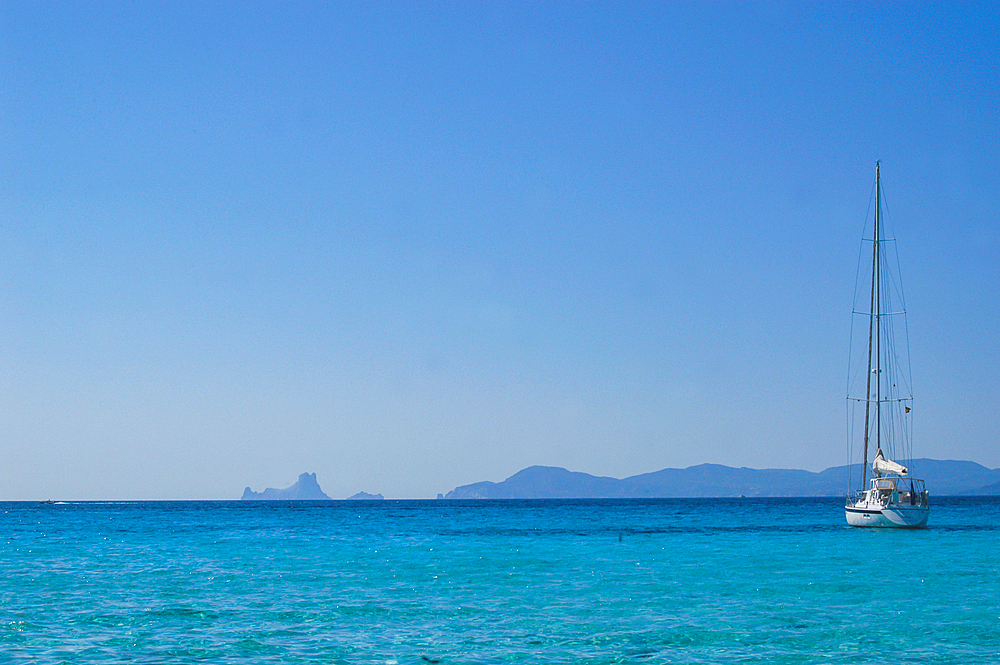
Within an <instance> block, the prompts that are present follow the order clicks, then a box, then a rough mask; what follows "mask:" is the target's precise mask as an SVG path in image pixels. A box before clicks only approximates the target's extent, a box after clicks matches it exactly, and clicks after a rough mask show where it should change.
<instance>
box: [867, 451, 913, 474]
mask: <svg viewBox="0 0 1000 665" xmlns="http://www.w3.org/2000/svg"><path fill="white" fill-rule="evenodd" d="M872 470H873V471H875V473H893V474H896V475H900V476H905V475H906V467H905V466H903V465H902V464H897V463H896V462H893V461H892V460H891V459H886V458H885V456H883V455H882V449H881V448H879V449H878V454H876V455H875V459H873V460H872Z"/></svg>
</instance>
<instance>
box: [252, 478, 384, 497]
mask: <svg viewBox="0 0 1000 665" xmlns="http://www.w3.org/2000/svg"><path fill="white" fill-rule="evenodd" d="M240 498H241V500H242V501H333V499H331V498H330V497H329V496H327V495H326V493H324V492H323V490H322V489H320V486H319V483H318V482H316V474H315V473H303V474H301V475H299V479H298V481H297V482H296V483H295V484H294V485H292V486H291V487H286V488H285V489H283V490H278V489H274V488H273V487H268V488H267V489H266V490H264V491H263V492H254V491H253V490H252V489H250V488H249V487H248V488H246V489H245V490H243V496H242V497H240ZM383 499H385V497H384V496H382V495H381V494H369V493H368V492H358V493H357V494H355V495H354V496H351V497H348V499H347V500H348V501H382V500H383Z"/></svg>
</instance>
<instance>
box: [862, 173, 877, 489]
mask: <svg viewBox="0 0 1000 665" xmlns="http://www.w3.org/2000/svg"><path fill="white" fill-rule="evenodd" d="M880 189H881V185H880V184H879V163H878V162H877V161H876V162H875V233H874V236H873V238H874V242H873V243H872V245H873V247H872V296H871V305H870V308H871V309H870V314H869V319H868V381H867V384H866V387H865V460H864V464H862V465H861V489H862V490H864V489H865V486H866V485H867V483H868V438H869V436H870V433H869V423H870V422H871V417H870V415H871V404H872V356H873V355H874V356H875V368H874V373H875V375H876V377H875V392H876V395H877V399H878V400H881V380H880V379H881V377H880V376H879V375H880V371H881V360H880V358H879V352H878V349H879V343H880V341H881V331H880V330H879V316H878V308H879V304H880V303H879V300H880V297H881V292H880V289H879V260H878V259H879V256H878V234H879V228H878V226H879V209H880V208H881V204H882V201H881V198H880V196H879V194H880ZM873 337H874V340H873ZM872 351H874V352H875V353H874V354H873V353H872ZM879 406H880V403H879V402H876V405H875V408H876V421H877V422H876V427H875V442H876V444H879V443H880V440H879V429H880V425H881V413H882V410H881V409H880V408H879Z"/></svg>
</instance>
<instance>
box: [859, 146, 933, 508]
mask: <svg viewBox="0 0 1000 665" xmlns="http://www.w3.org/2000/svg"><path fill="white" fill-rule="evenodd" d="M883 226H884V224H883V220H882V183H881V180H880V176H879V164H878V162H876V163H875V225H874V232H873V233H872V237H871V239H870V240H866V241H865V242H871V243H872V246H873V247H872V250H871V257H872V258H871V275H870V278H871V292H870V293H869V292H868V291H867V289H865V291H864V292H863V296H864V297H863V298H859V297H858V294H856V296H855V307H854V316H855V317H860V321H861V327H860V330H859V331H860V332H861V334H860V335H859V337H861V338H862V339H863V338H864V336H867V338H868V340H867V345H866V346H867V353H862V354H860V357H859V358H854V353H853V351H852V367H851V370H850V378H849V385H848V395H847V400H848V412H849V422H850V423H851V425H850V429H851V431H850V432H849V438H850V439H851V440H852V441H853V439H854V434H855V430H857V434H858V435H860V434H861V431H860V430H861V427H860V421H859V420H858V419H856V418H855V417H854V416H855V415H857V416H860V406H861V405H862V404H863V405H864V421H863V422H864V428H863V432H864V435H863V439H862V441H863V445H862V451H863V452H862V460H863V463H862V465H861V485H860V489H858V490H857V491H856V492H854V493H853V495H852V494H851V493H850V491H849V492H848V496H847V505H846V511H847V523H848V524H849V525H851V526H861V527H865V526H868V527H904V528H905V527H908V528H919V527H925V526H927V517H928V515H929V514H930V506H929V505H928V494H927V489H926V487H925V485H924V481H923V480H920V479H918V478H913V477H912V476H910V475H909V469H908V468H907V467H906V466H904V465H902V464H899V463H897V462H894V461H892V460H891V459H889V457H886V455H885V454H884V453H883V449H885V450H886V451H888V453H889V455H890V456H897V455H898V456H902V457H903V458H912V444H911V442H912V429H911V423H912V418H911V416H910V411H911V407H912V404H913V393H912V389H911V386H910V380H909V379H910V377H909V374H910V351H909V340H908V336H907V334H906V307H905V304H904V302H903V293H902V284H901V282H900V281H899V279H898V269H897V270H896V272H893V270H892V268H893V267H894V266H893V262H894V263H895V264H896V267H897V268H898V261H897V260H895V251H893V253H892V259H893V262H890V261H889V253H888V252H887V251H885V247H884V246H885V245H886V244H888V243H892V242H894V240H893V239H891V238H886V237H885V235H884V233H885V232H884V230H883ZM862 256H864V253H863V254H862ZM865 263H867V261H866V262H865ZM860 272H861V271H860V269H859V283H860ZM865 277H866V280H865V283H867V277H868V274H867V272H866V273H865ZM858 293H859V294H860V293H862V292H858ZM859 300H867V301H868V303H867V304H868V308H867V311H859V307H858V301H859ZM897 333H902V338H903V339H902V342H903V346H902V347H898V346H897V345H896V340H895V334H897ZM851 341H852V345H853V342H854V330H852V339H851ZM855 361H857V365H854V364H853V363H854V362H855ZM866 368H867V371H865V369H866ZM862 371H864V375H862ZM862 386H863V387H862ZM862 390H863V391H864V392H863V393H862V392H861V391H862ZM873 447H874V449H875V456H874V458H873V459H872V463H871V470H872V472H873V477H871V478H868V454H869V451H870V450H871V448H873ZM852 448H853V443H852ZM852 457H853V455H852ZM869 483H870V484H869ZM866 485H867V489H866Z"/></svg>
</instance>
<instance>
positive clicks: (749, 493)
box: [438, 459, 1000, 499]
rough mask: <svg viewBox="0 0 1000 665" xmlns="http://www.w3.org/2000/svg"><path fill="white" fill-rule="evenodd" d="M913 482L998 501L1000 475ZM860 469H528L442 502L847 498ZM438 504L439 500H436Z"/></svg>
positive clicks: (933, 463)
mask: <svg viewBox="0 0 1000 665" xmlns="http://www.w3.org/2000/svg"><path fill="white" fill-rule="evenodd" d="M911 468H912V469H913V473H914V477H916V478H922V479H924V480H925V481H927V488H928V489H929V490H930V492H931V496H934V495H937V496H955V495H967V496H969V495H980V496H992V495H1000V469H988V468H986V467H985V466H982V465H981V464H976V463H975V462H962V461H956V460H932V459H915V460H913V461H912V463H911ZM860 477H861V467H860V465H852V466H851V467H847V466H837V467H832V468H829V469H826V470H825V471H820V472H819V473H814V472H812V471H801V470H796V469H749V468H747V467H741V468H734V467H729V466H723V465H721V464H699V465H697V466H690V467H688V468H686V469H663V470H661V471H655V472H653V473H644V474H641V475H638V476H630V477H628V478H624V479H621V480H619V479H618V478H609V477H605V476H592V475H590V474H588V473H580V472H578V471H567V470H566V469H563V468H559V467H553V466H531V467H528V468H527V469H523V470H522V471H519V472H517V473H515V474H514V475H513V476H511V477H510V478H507V479H506V480H504V481H502V482H499V483H494V482H490V481H484V482H479V483H473V484H471V485H462V486H461V487H456V488H455V489H453V490H452V491H450V492H448V493H447V494H446V495H444V498H445V499H649V498H688V497H689V498H710V497H740V496H745V497H820V496H845V495H846V494H847V482H848V478H852V479H854V484H855V485H857V483H858V479H860ZM438 496H439V498H440V495H438Z"/></svg>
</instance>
